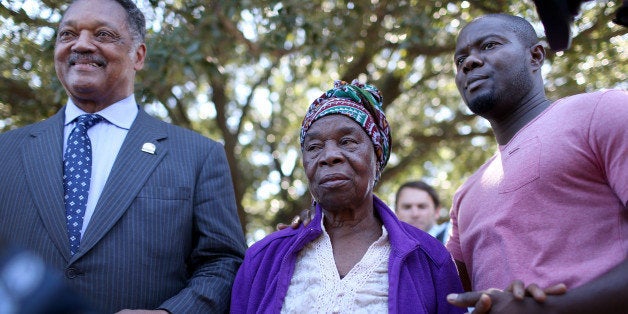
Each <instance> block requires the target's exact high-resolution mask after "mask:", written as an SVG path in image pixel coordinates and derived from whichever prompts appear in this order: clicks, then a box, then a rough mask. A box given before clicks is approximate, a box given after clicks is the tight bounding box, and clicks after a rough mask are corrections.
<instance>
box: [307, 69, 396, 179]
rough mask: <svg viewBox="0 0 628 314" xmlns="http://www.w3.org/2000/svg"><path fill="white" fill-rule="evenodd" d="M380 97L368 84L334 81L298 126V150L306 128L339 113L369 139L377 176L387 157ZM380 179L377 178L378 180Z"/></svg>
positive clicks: (388, 138)
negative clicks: (357, 125)
mask: <svg viewBox="0 0 628 314" xmlns="http://www.w3.org/2000/svg"><path fill="white" fill-rule="evenodd" d="M382 99H383V98H382V94H381V93H380V92H379V90H377V88H375V86H372V85H369V84H362V83H360V82H358V80H353V81H352V82H351V84H349V83H347V82H345V81H335V82H334V88H332V89H330V90H328V91H326V92H325V93H324V94H323V95H321V96H320V97H318V98H317V99H316V100H314V102H312V104H311V105H310V107H309V108H308V110H307V113H306V114H305V118H304V119H303V123H302V124H301V151H303V141H304V140H305V135H306V134H307V131H308V129H309V128H310V126H312V123H314V121H316V120H318V119H320V118H322V117H324V116H327V115H330V114H342V115H345V116H347V117H349V118H351V119H353V120H354V121H355V122H357V123H358V124H359V125H360V126H361V127H362V128H363V129H364V131H366V134H368V135H369V136H370V137H371V141H372V142H373V147H374V148H375V155H376V156H377V162H378V164H379V170H380V173H381V171H382V170H384V167H385V166H386V163H387V162H388V158H390V144H391V136H390V126H389V125H388V121H387V120H386V115H384V110H383V108H382ZM378 179H379V178H378Z"/></svg>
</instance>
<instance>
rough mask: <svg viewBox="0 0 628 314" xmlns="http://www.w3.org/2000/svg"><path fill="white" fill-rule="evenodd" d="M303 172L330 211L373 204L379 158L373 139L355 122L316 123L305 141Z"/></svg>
mask: <svg viewBox="0 0 628 314" xmlns="http://www.w3.org/2000/svg"><path fill="white" fill-rule="evenodd" d="M303 168H305V173H306V175H307V178H308V180H309V186H310V192H311V193H312V195H313V196H314V198H315V199H316V201H318V202H319V203H320V204H321V206H323V207H324V208H325V209H327V210H333V208H335V207H346V206H349V207H355V206H358V205H359V204H362V203H363V202H364V201H366V200H369V201H370V200H371V198H372V193H373V186H374V185H375V178H376V172H377V158H376V157H375V151H374V148H373V143H372V142H371V138H370V137H369V136H368V135H367V134H366V132H365V131H364V130H363V129H362V127H360V125H358V124H357V123H356V122H355V121H353V120H352V119H351V118H349V117H346V116H344V115H340V114H333V115H329V116H325V117H322V118H320V119H318V120H316V121H315V122H314V123H313V124H312V126H311V127H310V129H309V130H308V132H307V134H306V135H305V139H304V141H303Z"/></svg>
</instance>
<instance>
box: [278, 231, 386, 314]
mask: <svg viewBox="0 0 628 314" xmlns="http://www.w3.org/2000/svg"><path fill="white" fill-rule="evenodd" d="M321 224H322V221H321ZM389 254H390V242H389V241H388V232H387V231H386V228H384V226H382V236H381V237H380V238H379V239H377V241H375V242H373V244H371V246H370V247H369V248H368V250H367V251H366V254H364V256H363V257H362V259H361V260H360V261H359V262H358V263H357V264H356V265H355V266H354V267H353V268H352V269H351V270H350V271H349V273H347V275H346V276H345V277H344V278H342V279H341V278H340V276H339V275H338V270H337V268H336V262H335V260H334V254H333V251H332V247H331V240H330V238H329V235H328V234H327V231H326V230H325V226H324V225H323V234H322V235H321V236H320V237H318V239H316V240H314V241H312V242H311V243H309V244H308V245H307V246H306V247H305V248H303V250H301V252H299V256H298V257H297V263H296V266H295V270H294V274H293V275H292V279H291V280H290V287H289V288H288V292H287V294H286V298H285V300H284V303H283V307H282V309H281V313H387V312H388V256H389Z"/></svg>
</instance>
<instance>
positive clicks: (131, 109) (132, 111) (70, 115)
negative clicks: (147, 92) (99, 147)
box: [65, 94, 139, 130]
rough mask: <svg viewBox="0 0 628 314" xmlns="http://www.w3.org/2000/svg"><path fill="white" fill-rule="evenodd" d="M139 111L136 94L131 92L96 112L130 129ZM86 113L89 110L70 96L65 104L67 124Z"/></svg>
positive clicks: (110, 121) (116, 124)
mask: <svg viewBox="0 0 628 314" xmlns="http://www.w3.org/2000/svg"><path fill="white" fill-rule="evenodd" d="M138 111H139V109H138V108H137V103H136V102H135V95H134V94H131V95H129V97H127V98H124V99H122V100H120V101H118V102H116V103H113V104H112V105H110V106H107V107H105V108H104V109H103V110H101V111H98V112H95V113H96V114H99V115H101V116H102V117H103V118H105V119H106V120H107V121H108V122H109V123H111V124H113V125H115V126H117V127H119V128H122V129H125V130H128V129H130V128H131V125H132V124H133V121H135V117H136V116H137V113H138ZM86 113H87V112H85V111H83V110H81V109H80V108H79V107H77V106H76V105H75V104H74V102H72V99H70V98H68V102H67V105H66V106H65V125H68V124H70V123H72V121H74V119H76V118H77V117H78V116H80V115H82V114H86Z"/></svg>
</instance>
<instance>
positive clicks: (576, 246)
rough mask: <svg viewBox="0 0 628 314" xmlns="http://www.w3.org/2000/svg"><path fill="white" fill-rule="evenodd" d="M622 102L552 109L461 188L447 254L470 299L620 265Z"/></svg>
mask: <svg viewBox="0 0 628 314" xmlns="http://www.w3.org/2000/svg"><path fill="white" fill-rule="evenodd" d="M627 203H628V93H627V92H626V91H618V90H612V91H605V92H594V93H588V94H581V95H575V96H572V97H568V98H563V99H561V100H558V101H556V102H555V103H553V104H552V105H551V106H550V107H549V108H548V109H547V110H545V111H544V112H543V113H542V114H541V115H540V116H539V117H537V118H536V119H535V120H533V121H531V122H530V123H529V124H528V125H526V126H525V127H524V128H523V129H522V130H520V131H519V132H518V133H517V134H516V135H515V137H513V139H512V140H511V141H510V142H509V143H508V144H506V145H504V146H500V147H499V151H498V152H497V153H496V154H495V155H494V156H493V157H492V158H491V159H490V160H489V161H488V162H487V163H486V164H484V165H483V166H482V167H480V169H479V170H478V171H477V172H476V173H475V174H473V175H472V176H471V177H470V178H469V179H468V180H467V182H465V184H463V185H462V186H461V187H460V188H459V190H458V191H457V192H456V195H455V196H454V203H453V207H452V209H451V221H452V224H453V227H452V235H451V238H450V240H449V242H448V243H447V248H448V249H449V251H450V252H451V253H452V255H453V257H454V258H455V259H456V260H459V261H462V262H464V263H465V264H466V267H467V270H468V271H469V275H470V277H471V282H472V286H473V289H474V290H481V289H487V288H501V289H503V288H506V287H507V285H508V284H509V283H510V282H511V281H512V280H514V279H521V280H523V281H524V283H526V284H530V283H537V284H539V285H540V286H541V287H547V286H550V285H553V284H557V283H560V282H563V283H565V284H567V287H568V288H574V287H577V286H580V285H582V284H584V283H586V282H588V281H590V280H592V279H594V278H596V277H598V276H600V275H601V274H603V273H605V272H606V271H608V270H609V269H611V268H613V267H614V266H616V265H617V264H619V263H620V262H622V261H623V260H624V259H626V258H627V257H628V210H627V207H626V204H627Z"/></svg>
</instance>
